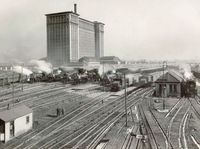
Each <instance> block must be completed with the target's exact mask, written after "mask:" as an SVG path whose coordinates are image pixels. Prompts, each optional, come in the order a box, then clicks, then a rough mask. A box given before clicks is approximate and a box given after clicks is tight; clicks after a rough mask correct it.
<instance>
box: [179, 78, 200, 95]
mask: <svg viewBox="0 0 200 149" xmlns="http://www.w3.org/2000/svg"><path fill="white" fill-rule="evenodd" d="M196 95H197V89H196V82H195V81H194V80H191V79H190V80H186V81H185V82H182V83H181V96H182V97H188V98H189V97H195V96H196Z"/></svg>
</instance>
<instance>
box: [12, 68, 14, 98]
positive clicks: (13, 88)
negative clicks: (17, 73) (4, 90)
mask: <svg viewBox="0 0 200 149" xmlns="http://www.w3.org/2000/svg"><path fill="white" fill-rule="evenodd" d="M12 98H14V71H13V67H12Z"/></svg>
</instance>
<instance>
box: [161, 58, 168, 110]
mask: <svg viewBox="0 0 200 149" xmlns="http://www.w3.org/2000/svg"><path fill="white" fill-rule="evenodd" d="M165 66H166V67H167V62H166V61H163V81H164V74H165ZM165 89H166V86H164V84H163V85H162V98H163V110H165V97H164V96H165Z"/></svg>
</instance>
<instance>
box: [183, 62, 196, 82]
mask: <svg viewBox="0 0 200 149" xmlns="http://www.w3.org/2000/svg"><path fill="white" fill-rule="evenodd" d="M181 68H182V69H183V74H184V77H185V78H186V79H192V78H193V74H192V72H191V67H190V65H189V64H184V65H181Z"/></svg>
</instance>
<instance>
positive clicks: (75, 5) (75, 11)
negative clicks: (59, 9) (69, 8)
mask: <svg viewBox="0 0 200 149" xmlns="http://www.w3.org/2000/svg"><path fill="white" fill-rule="evenodd" d="M74 13H77V4H74Z"/></svg>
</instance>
